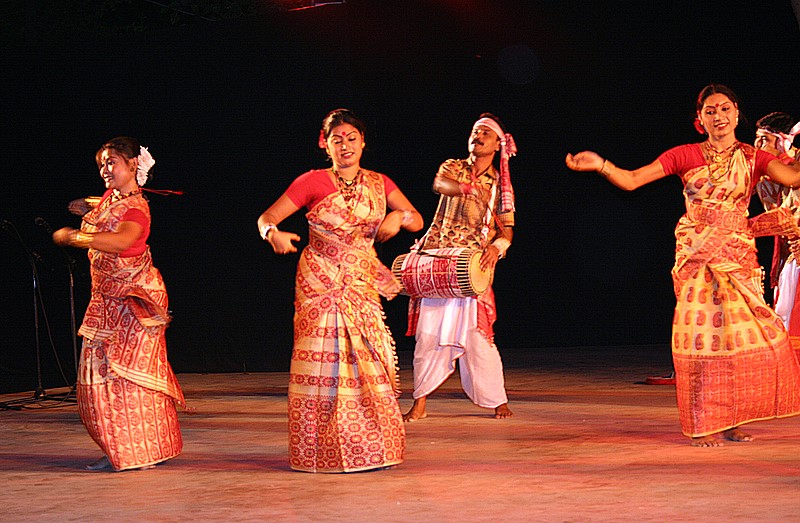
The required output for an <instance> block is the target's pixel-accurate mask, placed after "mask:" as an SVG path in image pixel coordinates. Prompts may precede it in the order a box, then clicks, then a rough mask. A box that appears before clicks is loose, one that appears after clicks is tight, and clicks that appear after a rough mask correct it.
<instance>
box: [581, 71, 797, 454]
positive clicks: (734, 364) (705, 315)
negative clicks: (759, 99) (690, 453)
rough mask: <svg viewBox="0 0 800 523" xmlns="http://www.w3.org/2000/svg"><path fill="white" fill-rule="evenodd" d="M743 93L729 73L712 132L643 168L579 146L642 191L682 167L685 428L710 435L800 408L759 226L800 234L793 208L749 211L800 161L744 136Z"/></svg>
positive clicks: (679, 354) (699, 110)
mask: <svg viewBox="0 0 800 523" xmlns="http://www.w3.org/2000/svg"><path fill="white" fill-rule="evenodd" d="M739 114H740V113H739V99H738V98H737V97H736V95H735V94H734V93H733V91H732V90H731V89H730V88H728V87H726V86H723V85H718V84H712V85H708V86H706V87H705V88H703V90H702V91H700V94H699V96H698V97H697V104H696V118H695V127H696V128H697V130H698V131H699V132H701V133H703V134H706V135H707V138H706V140H705V141H703V142H700V143H692V144H686V145H681V146H678V147H674V148H672V149H669V150H668V151H666V152H664V153H663V154H661V156H659V157H658V159H657V160H656V161H654V162H653V163H651V164H649V165H646V166H644V167H641V168H639V169H635V170H627V169H622V168H620V167H617V166H616V165H614V164H613V163H611V162H610V161H608V160H605V159H603V158H602V157H600V156H599V155H597V154H596V153H594V152H590V151H584V152H580V153H577V154H575V155H573V154H567V157H566V164H567V166H568V167H569V168H570V169H573V170H576V171H597V172H599V173H600V174H601V175H602V176H603V177H605V178H606V179H607V180H608V181H609V182H611V183H612V184H614V185H616V186H617V187H620V188H621V189H624V190H627V191H632V190H634V189H637V188H639V187H641V186H643V185H645V184H648V183H651V182H654V181H656V180H659V179H661V178H664V177H665V176H667V175H670V174H677V175H678V176H680V177H681V181H682V182H683V186H684V190H683V193H684V197H685V200H686V214H684V215H683V217H681V219H680V220H679V221H678V224H677V226H676V228H675V237H676V240H677V246H676V255H675V266H674V268H673V269H672V277H673V281H674V285H675V295H676V298H677V305H676V308H675V315H674V319H673V328H672V360H673V365H674V368H675V376H676V392H677V403H678V409H679V413H680V421H681V428H682V430H683V433H684V434H685V435H686V436H688V437H689V438H691V443H692V445H694V446H698V447H716V446H719V445H722V441H723V440H724V439H727V440H730V441H751V440H752V439H753V438H752V436H751V435H750V434H747V433H746V432H744V431H743V430H742V429H741V428H740V426H741V425H743V424H745V423H748V422H751V421H756V420H762V419H770V418H780V417H786V416H792V415H796V414H798V413H800V365H798V360H797V357H796V355H795V353H794V351H793V350H792V347H791V345H790V343H789V337H788V335H787V333H786V330H785V329H784V327H783V322H781V320H780V318H779V317H778V316H777V315H776V314H775V312H774V311H773V310H772V309H771V308H769V307H768V306H767V305H766V303H765V301H764V296H763V293H764V290H763V270H762V269H761V267H760V266H759V263H758V259H757V256H756V247H755V240H754V237H756V236H771V235H776V234H782V235H784V234H785V235H790V236H791V235H796V234H797V233H798V228H797V224H796V223H795V222H794V219H793V218H792V216H791V213H789V212H788V210H786V209H777V210H776V211H771V212H767V213H764V214H761V215H759V216H756V217H755V218H751V219H748V205H749V203H750V198H751V196H752V194H753V193H754V192H755V186H756V183H758V181H759V180H760V179H761V178H762V177H764V176H767V177H769V178H770V179H771V180H772V181H774V182H776V183H780V184H782V185H786V186H790V187H791V186H795V187H797V186H800V164H799V163H797V162H794V161H792V159H791V158H789V157H788V156H787V155H785V154H781V155H779V156H774V155H773V154H770V153H768V152H766V151H763V150H759V149H756V148H755V147H753V146H752V145H749V144H745V143H741V142H739V141H738V140H737V138H736V134H735V130H736V127H737V125H738V122H739Z"/></svg>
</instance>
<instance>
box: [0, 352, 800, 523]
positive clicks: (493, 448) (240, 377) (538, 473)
mask: <svg viewBox="0 0 800 523" xmlns="http://www.w3.org/2000/svg"><path fill="white" fill-rule="evenodd" d="M409 356H410V355H403V357H402V358H401V362H402V371H403V374H402V383H403V390H404V394H403V396H402V398H401V399H400V403H401V406H402V408H403V409H404V410H407V409H408V407H409V406H410V405H411V394H410V391H411V368H410V364H409V361H408V360H409ZM504 361H505V362H506V366H507V369H506V386H507V389H508V393H509V397H510V406H511V408H512V409H513V411H514V414H515V415H514V417H513V418H512V419H509V420H495V419H493V417H492V416H491V411H488V410H485V409H481V408H478V407H475V406H474V405H472V403H470V402H469V401H468V400H467V399H466V398H465V397H464V396H463V393H462V392H461V388H460V385H459V382H458V378H457V375H456V376H454V377H452V378H451V379H450V380H449V381H448V382H446V383H445V384H444V386H443V387H442V388H440V389H439V391H437V392H436V393H435V394H434V395H432V396H431V397H430V399H429V401H428V413H429V417H428V418H427V419H424V420H419V421H416V422H413V423H410V424H407V425H406V429H407V450H406V461H405V462H404V463H403V464H402V465H400V466H397V467H394V468H391V469H388V470H381V471H373V472H364V473H355V474H336V475H322V474H316V475H315V474H307V473H300V472H293V471H291V470H289V468H288V466H287V430H286V423H287V422H286V384H287V378H288V374H287V373H252V374H181V375H179V379H180V381H181V384H182V385H183V387H184V390H185V392H186V397H187V400H188V401H189V402H190V404H191V406H192V407H194V408H196V409H197V413H196V414H193V415H188V414H185V413H182V414H181V423H182V430H183V437H184V441H185V447H184V453H183V454H182V455H181V456H179V457H178V458H176V459H174V460H171V461H169V462H166V463H164V464H161V465H159V466H158V467H156V468H155V469H151V470H146V471H130V472H120V473H114V472H88V471H85V470H83V467H84V465H86V464H88V463H90V462H92V461H94V460H95V459H97V458H98V457H99V456H100V452H99V450H98V448H97V447H96V446H95V445H94V443H93V442H92V441H91V440H90V438H89V436H88V435H87V434H86V432H85V430H84V429H83V427H82V425H81V423H80V419H79V417H78V413H77V409H76V407H75V405H74V404H68V405H59V404H57V403H55V402H52V401H45V402H40V403H38V404H33V405H30V406H29V407H28V408H25V409H23V410H19V411H11V410H6V411H2V412H0V481H2V484H0V507H1V508H0V510H2V515H0V519H2V520H3V521H9V522H16V521H37V522H50V521H52V522H56V521H58V522H61V521H125V522H127V521H131V522H132V521H281V522H294V521H299V522H303V521H315V522H318V521H326V522H327V521H334V522H335V521H348V522H395V521H396V522H414V523H422V522H438V521H442V522H450V521H452V522H459V523H467V522H477V521H486V522H490V521H491V522H495V521H502V522H516V521H558V522H567V521H575V522H577V521H669V520H671V521H709V520H716V519H719V520H739V521H800V417H795V418H789V419H783V420H771V421H764V422H759V423H754V424H752V425H750V426H748V429H747V430H748V431H749V432H751V433H752V434H753V435H754V436H755V438H756V439H755V441H753V442H750V443H733V442H728V443H727V444H726V445H725V446H723V447H720V448H693V447H691V446H690V445H689V444H688V439H687V438H685V437H683V436H682V435H681V434H680V429H679V425H678V414H677V409H676V406H675V396H674V387H672V386H663V385H661V386H653V385H644V384H642V383H641V382H642V380H643V379H644V378H645V377H647V376H651V375H659V374H663V373H665V372H666V371H669V370H670V369H669V367H668V365H669V354H668V348H665V347H661V346H658V347H629V348H587V349H548V350H544V349H536V350H531V351H529V352H525V353H513V354H504ZM47 392H48V393H50V394H54V393H57V392H59V390H48V391H47ZM25 396H26V395H25V394H24V393H21V394H14V395H6V396H2V397H0V401H9V400H13V399H15V398H24V397H25Z"/></svg>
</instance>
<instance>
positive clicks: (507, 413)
mask: <svg viewBox="0 0 800 523" xmlns="http://www.w3.org/2000/svg"><path fill="white" fill-rule="evenodd" d="M513 415H514V413H513V412H511V409H509V408H508V403H503V404H502V405H498V406H497V407H495V408H494V417H495V419H503V418H510V417H511V416H513Z"/></svg>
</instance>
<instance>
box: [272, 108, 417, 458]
mask: <svg viewBox="0 0 800 523" xmlns="http://www.w3.org/2000/svg"><path fill="white" fill-rule="evenodd" d="M364 129H365V128H364V124H363V122H362V121H361V120H360V119H359V118H358V117H356V116H355V115H354V114H353V113H352V112H351V111H349V110H347V109H336V110H334V111H331V112H330V113H328V115H327V116H326V117H325V118H324V120H323V122H322V130H321V131H320V136H319V147H320V148H321V149H324V150H325V152H326V153H327V154H328V157H329V158H330V159H331V162H332V166H331V167H329V168H327V169H314V170H311V171H308V172H306V173H305V174H302V175H300V176H299V177H297V178H296V179H295V180H294V182H292V183H291V184H290V185H289V188H288V189H287V190H286V191H285V192H284V193H283V194H282V195H281V196H280V197H279V198H278V199H277V200H276V201H275V203H273V204H272V205H271V206H270V207H269V208H268V209H267V210H266V211H264V212H263V213H262V214H261V216H259V218H258V229H259V233H260V235H261V237H262V238H263V239H264V240H265V241H266V242H268V243H269V245H270V247H271V248H272V250H273V251H274V252H275V254H281V255H285V254H289V253H294V252H297V247H296V246H295V245H294V243H293V242H296V241H298V240H300V236H298V235H297V234H295V233H293V232H290V231H285V230H280V229H278V226H279V225H280V224H281V222H283V221H284V220H285V219H286V218H288V217H289V216H291V215H292V214H294V213H295V212H297V211H299V210H300V209H302V208H305V209H306V210H307V212H306V214H305V216H306V219H307V220H308V234H309V238H308V245H307V246H306V247H305V249H303V252H302V253H301V254H300V260H299V261H298V263H297V278H296V283H295V301H294V305H295V314H294V350H293V351H292V360H291V366H290V370H289V405H288V409H289V411H288V413H289V466H290V467H291V468H292V469H294V470H299V471H304V472H357V471H363V470H370V469H379V468H384V467H389V466H392V465H397V464H399V463H401V462H402V461H403V454H404V452H405V443H406V439H405V431H404V429H403V418H402V413H401V412H400V406H399V405H398V403H397V396H398V395H399V393H400V380H399V375H398V373H397V358H396V355H395V343H394V339H393V338H392V334H391V332H389V329H388V328H387V326H386V325H385V323H384V315H383V309H382V307H381V301H380V297H381V296H383V297H385V298H387V299H391V298H393V297H394V296H395V295H396V294H397V293H398V292H399V291H400V284H399V283H398V282H397V280H396V279H395V277H394V276H393V275H392V272H391V271H390V270H389V268H388V267H386V266H385V265H383V264H382V263H381V261H380V260H379V259H378V257H377V255H376V252H375V248H374V243H375V241H376V240H377V241H381V242H383V241H386V240H388V239H389V238H392V237H393V236H395V235H396V234H397V233H398V232H400V229H401V228H402V229H405V230H407V231H410V232H415V231H418V230H420V229H421V228H422V216H420V214H419V213H418V212H417V211H416V210H415V209H414V207H413V206H412V205H411V203H410V202H409V201H408V199H407V198H406V197H405V195H404V194H403V193H402V191H400V189H398V188H397V185H395V183H394V182H393V181H392V180H391V179H390V178H389V177H388V176H386V175H385V174H380V173H377V172H375V171H371V170H369V169H365V168H363V167H361V154H362V152H363V149H364V147H365V143H366V142H365V141H364ZM387 208H388V209H387ZM387 210H388V212H387Z"/></svg>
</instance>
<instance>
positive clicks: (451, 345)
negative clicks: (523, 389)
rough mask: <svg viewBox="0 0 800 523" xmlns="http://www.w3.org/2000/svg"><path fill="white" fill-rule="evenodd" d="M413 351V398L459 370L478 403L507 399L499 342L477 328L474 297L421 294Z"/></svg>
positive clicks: (491, 404)
mask: <svg viewBox="0 0 800 523" xmlns="http://www.w3.org/2000/svg"><path fill="white" fill-rule="evenodd" d="M420 302H421V303H420V311H419V322H418V324H417V331H416V340H417V344H416V347H415V349H414V399H418V398H421V397H423V396H427V395H429V394H430V393H431V392H433V391H434V390H436V389H437V388H439V386H440V385H441V384H442V383H444V382H445V381H446V380H447V378H449V377H450V375H451V374H453V372H455V369H456V360H458V361H459V363H458V370H459V374H460V376H461V386H462V388H463V389H464V392H465V393H466V394H467V396H468V397H469V399H471V400H472V402H473V403H475V404H476V405H478V406H480V407H485V408H490V409H493V408H495V407H498V406H500V405H503V404H505V403H508V397H507V396H506V389H505V382H504V379H503V363H502V361H501V359H500V352H499V351H498V350H497V346H496V345H495V344H494V343H493V342H491V341H490V340H488V339H487V338H486V337H484V336H483V335H482V334H481V333H480V331H478V300H476V299H475V298H422V299H421V300H420Z"/></svg>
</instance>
